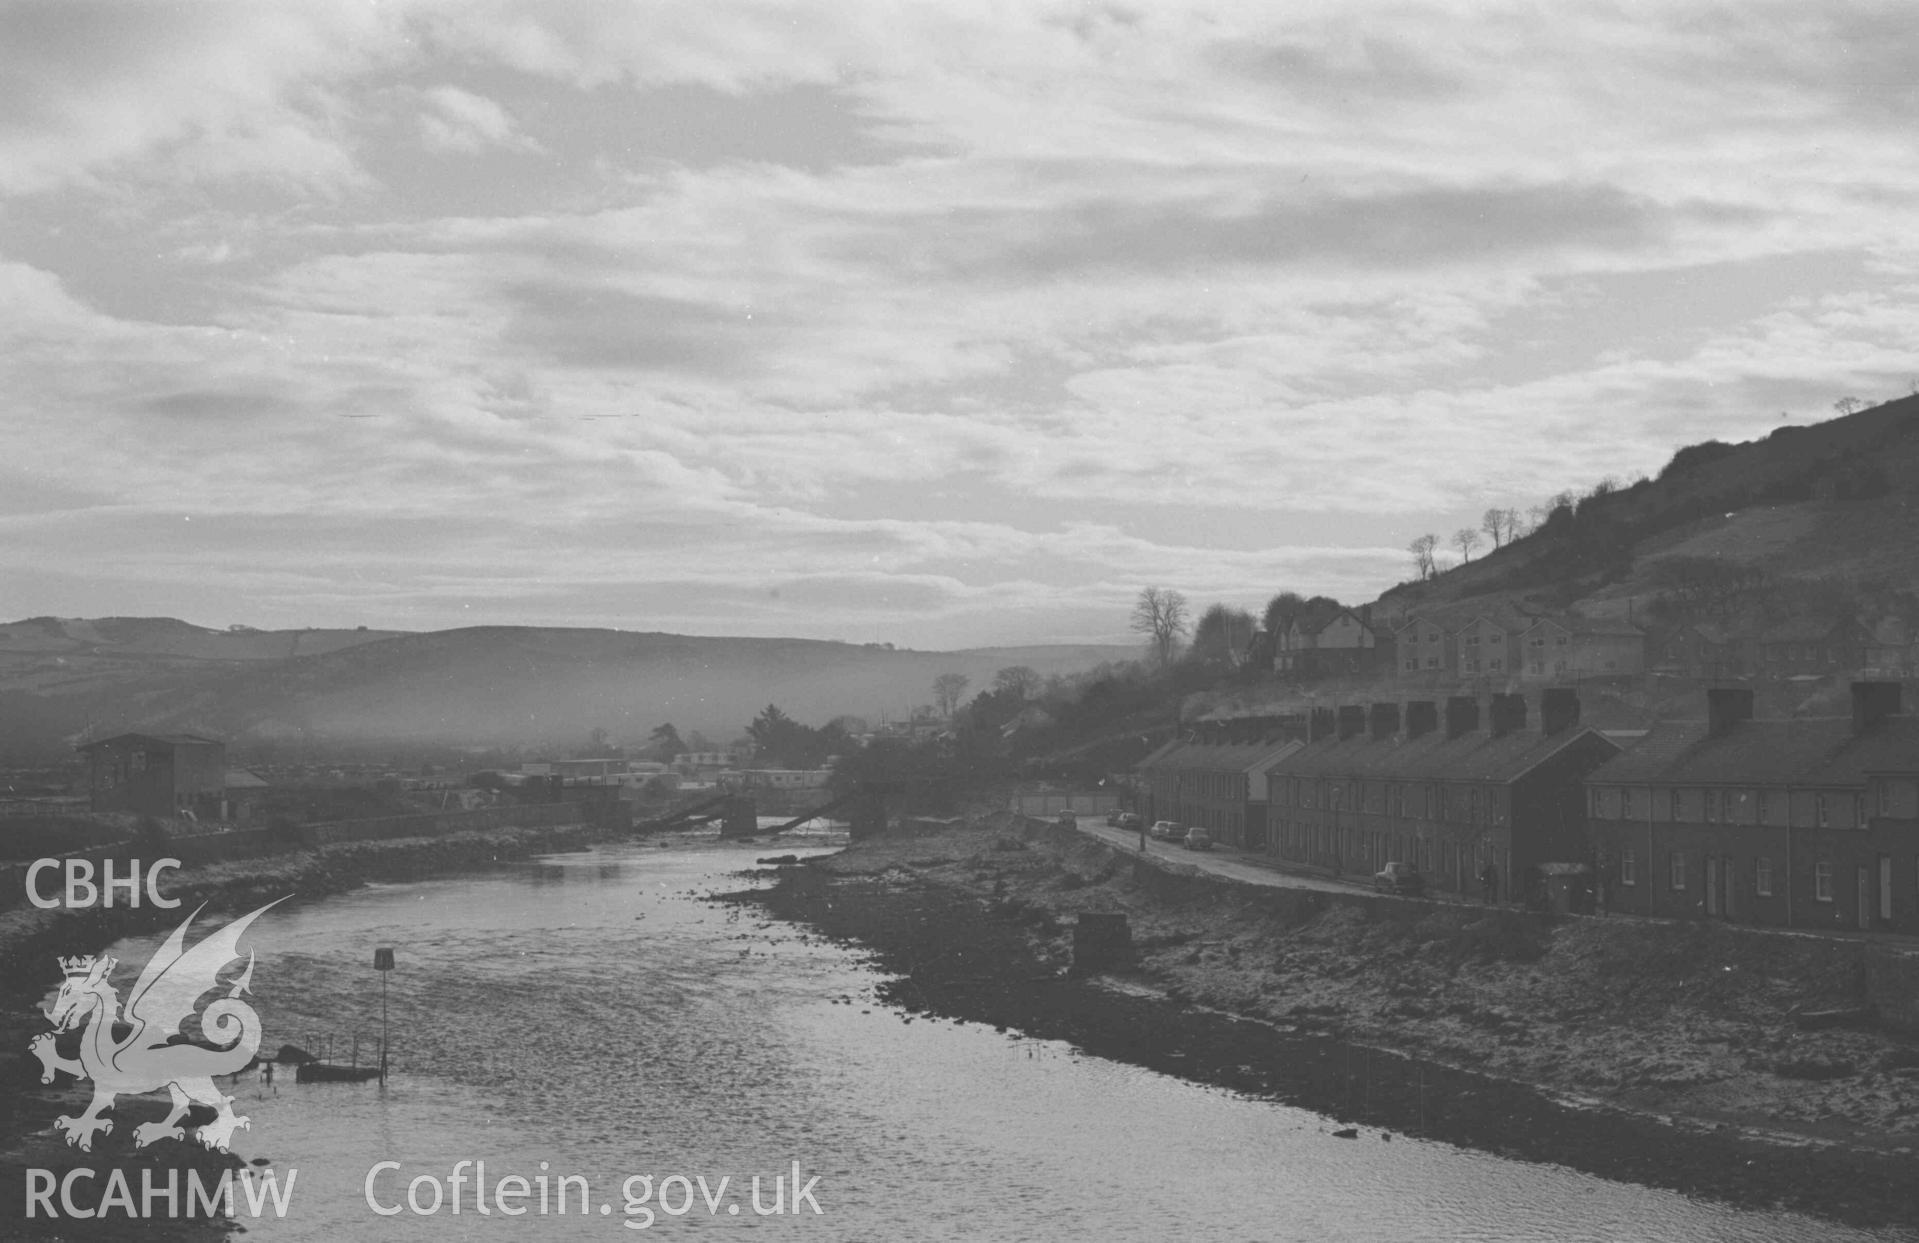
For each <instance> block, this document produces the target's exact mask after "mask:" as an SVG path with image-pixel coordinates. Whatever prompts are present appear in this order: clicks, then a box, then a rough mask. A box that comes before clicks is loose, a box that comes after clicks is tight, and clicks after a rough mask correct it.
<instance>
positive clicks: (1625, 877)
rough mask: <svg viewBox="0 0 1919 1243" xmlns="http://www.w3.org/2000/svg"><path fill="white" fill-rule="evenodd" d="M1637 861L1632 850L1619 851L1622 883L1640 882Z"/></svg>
mask: <svg viewBox="0 0 1919 1243" xmlns="http://www.w3.org/2000/svg"><path fill="white" fill-rule="evenodd" d="M1637 862H1638V861H1637V860H1636V859H1635V858H1634V857H1633V853H1632V851H1631V850H1622V851H1620V852H1619V883H1620V884H1622V885H1637V884H1638V883H1639V872H1638V869H1637V867H1636V864H1637Z"/></svg>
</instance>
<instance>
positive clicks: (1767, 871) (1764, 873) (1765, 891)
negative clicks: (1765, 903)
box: [1752, 855, 1772, 898]
mask: <svg viewBox="0 0 1919 1243" xmlns="http://www.w3.org/2000/svg"><path fill="white" fill-rule="evenodd" d="M1752 887H1753V889H1754V890H1755V891H1757V892H1758V894H1759V896H1760V897H1762V898H1770V897H1771V896H1772V860H1771V859H1768V858H1767V857H1766V856H1764V855H1760V856H1759V862H1758V863H1757V864H1756V865H1754V867H1753V873H1752Z"/></svg>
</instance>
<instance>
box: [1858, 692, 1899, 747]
mask: <svg viewBox="0 0 1919 1243" xmlns="http://www.w3.org/2000/svg"><path fill="white" fill-rule="evenodd" d="M1898 715H1899V683H1897V682H1854V683H1853V684H1852V732H1853V733H1855V734H1865V733H1870V732H1871V731H1873V730H1875V729H1878V728H1879V726H1881V725H1883V724H1884V723H1885V720H1886V718H1887V717H1889V716H1898Z"/></svg>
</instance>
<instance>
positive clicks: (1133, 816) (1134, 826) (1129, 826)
mask: <svg viewBox="0 0 1919 1243" xmlns="http://www.w3.org/2000/svg"><path fill="white" fill-rule="evenodd" d="M1118 824H1119V827H1120V828H1122V829H1126V830H1128V831H1129V832H1133V833H1137V832H1139V831H1140V830H1141V829H1142V828H1144V827H1145V826H1146V822H1145V821H1144V820H1142V819H1140V816H1139V813H1138V812H1136V811H1123V812H1121V813H1119V821H1118Z"/></svg>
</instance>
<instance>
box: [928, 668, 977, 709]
mask: <svg viewBox="0 0 1919 1243" xmlns="http://www.w3.org/2000/svg"><path fill="white" fill-rule="evenodd" d="M971 683H972V679H971V678H969V677H967V676H966V675H965V674H963V673H942V674H940V675H939V676H938V677H936V678H934V679H933V702H935V703H937V704H938V705H939V708H940V715H941V716H952V715H953V713H954V711H955V710H956V709H958V707H959V703H960V696H962V695H964V694H965V693H966V688H967V687H968V686H969V685H970V684H971Z"/></svg>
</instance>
